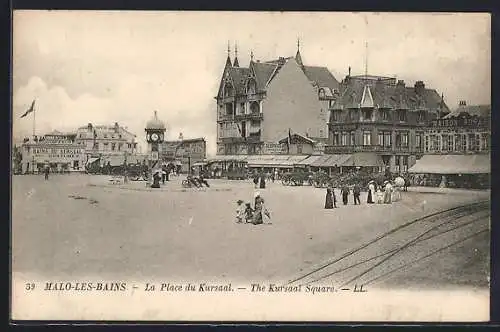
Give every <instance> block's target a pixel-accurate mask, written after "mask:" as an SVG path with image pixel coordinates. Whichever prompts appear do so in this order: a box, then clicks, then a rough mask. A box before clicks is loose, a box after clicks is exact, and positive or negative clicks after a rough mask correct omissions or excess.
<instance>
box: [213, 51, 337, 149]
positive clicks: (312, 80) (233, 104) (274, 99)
mask: <svg viewBox="0 0 500 332" xmlns="http://www.w3.org/2000/svg"><path fill="white" fill-rule="evenodd" d="M338 86H339V84H338V81H337V80H336V79H335V77H334V76H333V75H332V74H331V73H330V71H329V70H328V69H327V68H326V67H314V66H305V65H304V64H303V63H302V56H301V54H300V50H299V49H297V54H296V56H295V57H289V58H279V59H278V60H272V61H267V62H260V61H254V60H253V56H252V57H251V61H250V64H249V66H248V67H240V66H239V62H238V58H237V55H236V56H235V59H234V62H232V61H231V58H230V55H229V50H228V57H227V60H226V65H225V68H224V71H223V74H222V79H221V81H220V86H219V91H218V94H217V96H216V97H215V99H216V101H217V154H219V155H245V154H250V155H252V154H271V153H274V152H273V151H274V150H276V146H275V144H277V143H278V141H279V140H280V139H281V138H283V137H285V136H286V135H287V134H288V132H289V131H290V130H291V131H292V132H294V133H298V134H301V135H303V136H307V137H310V138H312V139H314V140H316V141H326V140H327V138H328V126H327V118H328V108H329V107H330V106H331V105H333V101H334V99H335V96H336V94H338ZM269 146H272V147H271V149H267V147H269Z"/></svg>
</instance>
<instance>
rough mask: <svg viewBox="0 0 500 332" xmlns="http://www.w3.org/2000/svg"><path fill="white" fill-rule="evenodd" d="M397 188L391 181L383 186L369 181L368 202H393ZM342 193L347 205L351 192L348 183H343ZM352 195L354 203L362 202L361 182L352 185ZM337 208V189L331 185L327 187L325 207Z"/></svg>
mask: <svg viewBox="0 0 500 332" xmlns="http://www.w3.org/2000/svg"><path fill="white" fill-rule="evenodd" d="M394 192H395V189H394V187H393V185H392V184H391V182H390V181H384V184H383V186H378V185H377V183H376V182H375V181H373V180H372V181H370V182H368V196H367V199H366V203H367V204H375V203H378V204H382V203H383V204H391V203H392V201H393V193H394ZM340 193H341V195H342V203H343V205H347V204H348V201H349V194H350V193H351V189H350V188H349V186H348V185H343V186H342V187H341V188H340ZM352 195H353V200H354V205H360V204H361V199H360V196H361V187H360V186H359V184H354V185H353V186H352ZM333 208H337V196H336V195H335V189H334V187H333V186H330V187H328V188H327V189H326V198H325V209H333Z"/></svg>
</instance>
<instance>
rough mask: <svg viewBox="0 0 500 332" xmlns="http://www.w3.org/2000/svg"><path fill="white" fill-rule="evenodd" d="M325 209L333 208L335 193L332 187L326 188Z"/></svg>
mask: <svg viewBox="0 0 500 332" xmlns="http://www.w3.org/2000/svg"><path fill="white" fill-rule="evenodd" d="M325 209H333V193H332V189H331V188H327V189H326V198H325Z"/></svg>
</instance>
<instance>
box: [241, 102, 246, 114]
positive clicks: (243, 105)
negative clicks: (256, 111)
mask: <svg viewBox="0 0 500 332" xmlns="http://www.w3.org/2000/svg"><path fill="white" fill-rule="evenodd" d="M240 114H245V103H240Z"/></svg>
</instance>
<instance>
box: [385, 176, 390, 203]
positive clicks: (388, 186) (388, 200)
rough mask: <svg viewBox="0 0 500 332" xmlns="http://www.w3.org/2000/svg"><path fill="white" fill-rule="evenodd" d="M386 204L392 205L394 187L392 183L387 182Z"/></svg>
mask: <svg viewBox="0 0 500 332" xmlns="http://www.w3.org/2000/svg"><path fill="white" fill-rule="evenodd" d="M384 188H385V192H384V204H391V203H392V185H391V182H389V181H385V182H384Z"/></svg>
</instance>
